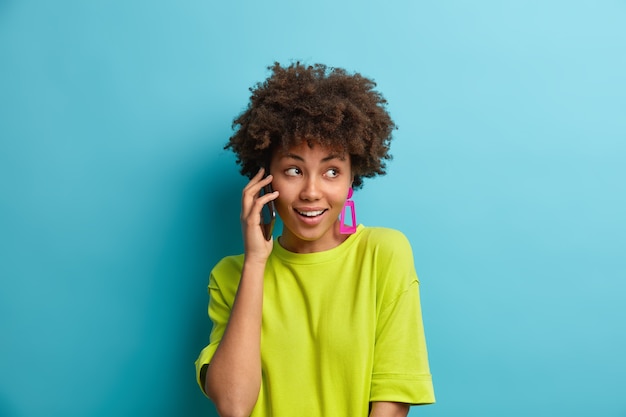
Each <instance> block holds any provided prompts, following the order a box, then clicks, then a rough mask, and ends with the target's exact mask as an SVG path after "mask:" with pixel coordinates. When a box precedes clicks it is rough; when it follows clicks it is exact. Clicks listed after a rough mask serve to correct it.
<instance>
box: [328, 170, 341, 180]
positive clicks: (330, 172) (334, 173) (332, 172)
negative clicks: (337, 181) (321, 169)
mask: <svg viewBox="0 0 626 417" xmlns="http://www.w3.org/2000/svg"><path fill="white" fill-rule="evenodd" d="M326 176H327V177H328V178H337V177H338V176H339V170H337V169H335V168H331V169H329V170H328V171H326Z"/></svg>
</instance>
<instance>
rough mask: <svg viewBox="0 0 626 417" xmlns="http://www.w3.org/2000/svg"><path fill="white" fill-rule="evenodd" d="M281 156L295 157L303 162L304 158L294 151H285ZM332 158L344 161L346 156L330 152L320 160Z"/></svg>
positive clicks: (325, 160)
mask: <svg viewBox="0 0 626 417" xmlns="http://www.w3.org/2000/svg"><path fill="white" fill-rule="evenodd" d="M283 158H291V159H295V160H297V161H302V162H304V158H303V157H301V156H300V155H297V154H295V153H286V154H285V155H283ZM333 159H339V160H340V161H344V160H345V159H346V158H345V157H342V156H341V155H339V154H330V155H328V156H327V157H324V158H322V162H328V161H331V160H333Z"/></svg>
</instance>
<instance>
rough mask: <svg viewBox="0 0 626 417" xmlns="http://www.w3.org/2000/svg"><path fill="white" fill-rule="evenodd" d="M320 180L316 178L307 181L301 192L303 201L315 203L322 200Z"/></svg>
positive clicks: (309, 178)
mask: <svg viewBox="0 0 626 417" xmlns="http://www.w3.org/2000/svg"><path fill="white" fill-rule="evenodd" d="M318 181H319V180H318V179H317V178H316V177H313V176H311V177H308V178H306V179H305V181H304V184H303V186H302V190H301V191H300V199H301V200H303V201H315V200H319V199H320V198H321V195H322V193H321V189H320V184H319V182H318Z"/></svg>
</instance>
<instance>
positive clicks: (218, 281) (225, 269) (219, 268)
mask: <svg viewBox="0 0 626 417" xmlns="http://www.w3.org/2000/svg"><path fill="white" fill-rule="evenodd" d="M242 268H243V254H242V255H232V256H226V257H224V258H222V259H221V260H220V261H219V262H218V263H217V264H215V266H214V267H213V270H212V271H211V277H210V280H209V287H213V288H227V287H234V288H237V286H238V285H239V279H240V278H241V269H242Z"/></svg>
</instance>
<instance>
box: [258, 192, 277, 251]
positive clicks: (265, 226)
mask: <svg viewBox="0 0 626 417" xmlns="http://www.w3.org/2000/svg"><path fill="white" fill-rule="evenodd" d="M273 192H274V189H273V188H272V184H267V185H266V186H265V187H263V190H262V192H261V195H265V194H269V193H273ZM275 222H276V207H275V206H274V200H272V201H270V202H268V203H267V204H264V205H263V208H262V209H261V229H262V230H263V236H265V240H270V239H271V238H272V232H273V231H274V223H275Z"/></svg>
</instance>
